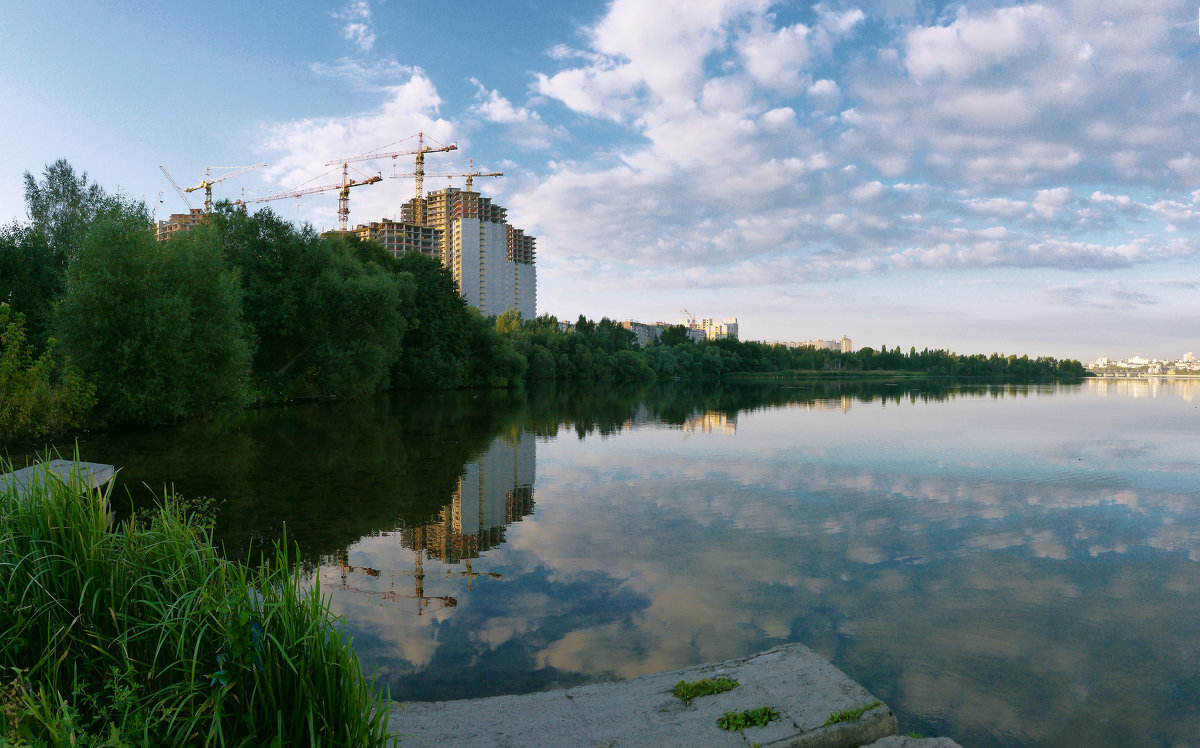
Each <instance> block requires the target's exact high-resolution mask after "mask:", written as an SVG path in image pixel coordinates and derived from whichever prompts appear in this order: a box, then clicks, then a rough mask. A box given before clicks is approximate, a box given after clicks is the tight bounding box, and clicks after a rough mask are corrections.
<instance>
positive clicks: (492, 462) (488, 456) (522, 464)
mask: <svg viewBox="0 0 1200 748" xmlns="http://www.w3.org/2000/svg"><path fill="white" fill-rule="evenodd" d="M535 444H536V442H535V439H534V436H533V434H531V433H518V434H516V436H515V437H514V438H512V439H506V438H504V437H497V438H496V439H495V440H493V441H492V445H491V446H490V447H489V448H488V450H487V451H486V452H484V453H483V454H482V455H480V456H479V457H478V458H476V459H475V460H473V461H472V462H469V463H467V464H466V465H465V466H463V475H462V477H461V478H459V480H458V487H457V489H456V490H455V492H454V494H453V495H452V496H451V497H450V503H449V504H448V505H446V506H445V507H444V508H443V509H442V511H441V513H440V514H439V515H438V518H437V519H436V520H434V521H432V522H428V523H425V524H422V525H419V526H418V527H411V528H403V529H401V530H400V542H401V543H402V544H403V545H404V546H406V547H408V548H412V549H413V550H416V551H418V552H420V551H424V552H425V553H426V554H427V555H428V556H429V557H430V558H436V559H439V560H441V561H442V562H444V563H457V562H459V561H462V560H465V559H472V558H477V557H478V556H479V554H480V553H482V552H484V551H486V550H488V549H489V548H493V547H495V546H497V545H499V544H501V543H503V542H504V529H505V527H507V526H508V525H510V524H512V523H513V522H519V521H520V520H521V519H522V518H524V517H526V516H528V515H530V514H532V513H533V477H534V469H535V462H536V451H535Z"/></svg>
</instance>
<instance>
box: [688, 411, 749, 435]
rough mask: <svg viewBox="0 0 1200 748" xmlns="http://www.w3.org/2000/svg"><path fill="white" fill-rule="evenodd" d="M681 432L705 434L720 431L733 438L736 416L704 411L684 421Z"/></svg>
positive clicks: (735, 429) (735, 430)
mask: <svg viewBox="0 0 1200 748" xmlns="http://www.w3.org/2000/svg"><path fill="white" fill-rule="evenodd" d="M683 430H684V431H687V432H689V433H694V432H696V431H703V432H704V433H706V434H707V433H711V432H713V431H720V432H721V433H723V434H729V435H730V436H734V435H736V434H737V415H736V414H734V415H733V416H727V415H726V414H725V413H722V412H721V411H719V410H706V411H704V412H703V413H698V414H696V415H694V416H692V417H691V418H689V419H687V420H686V421H684V422H683Z"/></svg>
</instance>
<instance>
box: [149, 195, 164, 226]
mask: <svg viewBox="0 0 1200 748" xmlns="http://www.w3.org/2000/svg"><path fill="white" fill-rule="evenodd" d="M162 195H163V191H162V190H159V191H158V197H156V198H154V207H153V208H151V209H150V223H154V217H155V216H156V215H158V206H159V205H160V204H161V203H162Z"/></svg>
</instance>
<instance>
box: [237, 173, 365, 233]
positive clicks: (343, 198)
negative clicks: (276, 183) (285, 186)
mask: <svg viewBox="0 0 1200 748" xmlns="http://www.w3.org/2000/svg"><path fill="white" fill-rule="evenodd" d="M381 181H383V177H381V176H379V175H375V176H373V177H367V178H366V179H362V180H354V179H351V178H350V169H349V165H348V164H345V163H343V164H342V183H341V184H326V185H322V186H320V187H309V188H307V189H303V190H289V191H288V192H280V193H279V194H277V195H267V196H266V197H259V198H255V199H254V202H256V203H265V202H267V201H268V200H279V199H280V198H284V197H300V196H301V195H311V194H313V193H315V192H328V191H329V190H337V191H338V228H339V230H341V231H345V230H346V225H347V224H348V223H349V221H350V188H351V187H361V186H362V185H364V184H375V183H376V182H381Z"/></svg>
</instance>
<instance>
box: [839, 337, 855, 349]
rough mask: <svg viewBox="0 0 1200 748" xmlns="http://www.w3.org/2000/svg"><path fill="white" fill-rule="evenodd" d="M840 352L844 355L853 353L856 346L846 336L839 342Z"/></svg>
mask: <svg viewBox="0 0 1200 748" xmlns="http://www.w3.org/2000/svg"><path fill="white" fill-rule="evenodd" d="M838 350H839V351H841V352H842V353H851V352H853V350H854V345H853V344H852V343H851V342H850V338H848V337H846V336H845V335H843V336H842V339H841V340H839V341H838Z"/></svg>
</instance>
